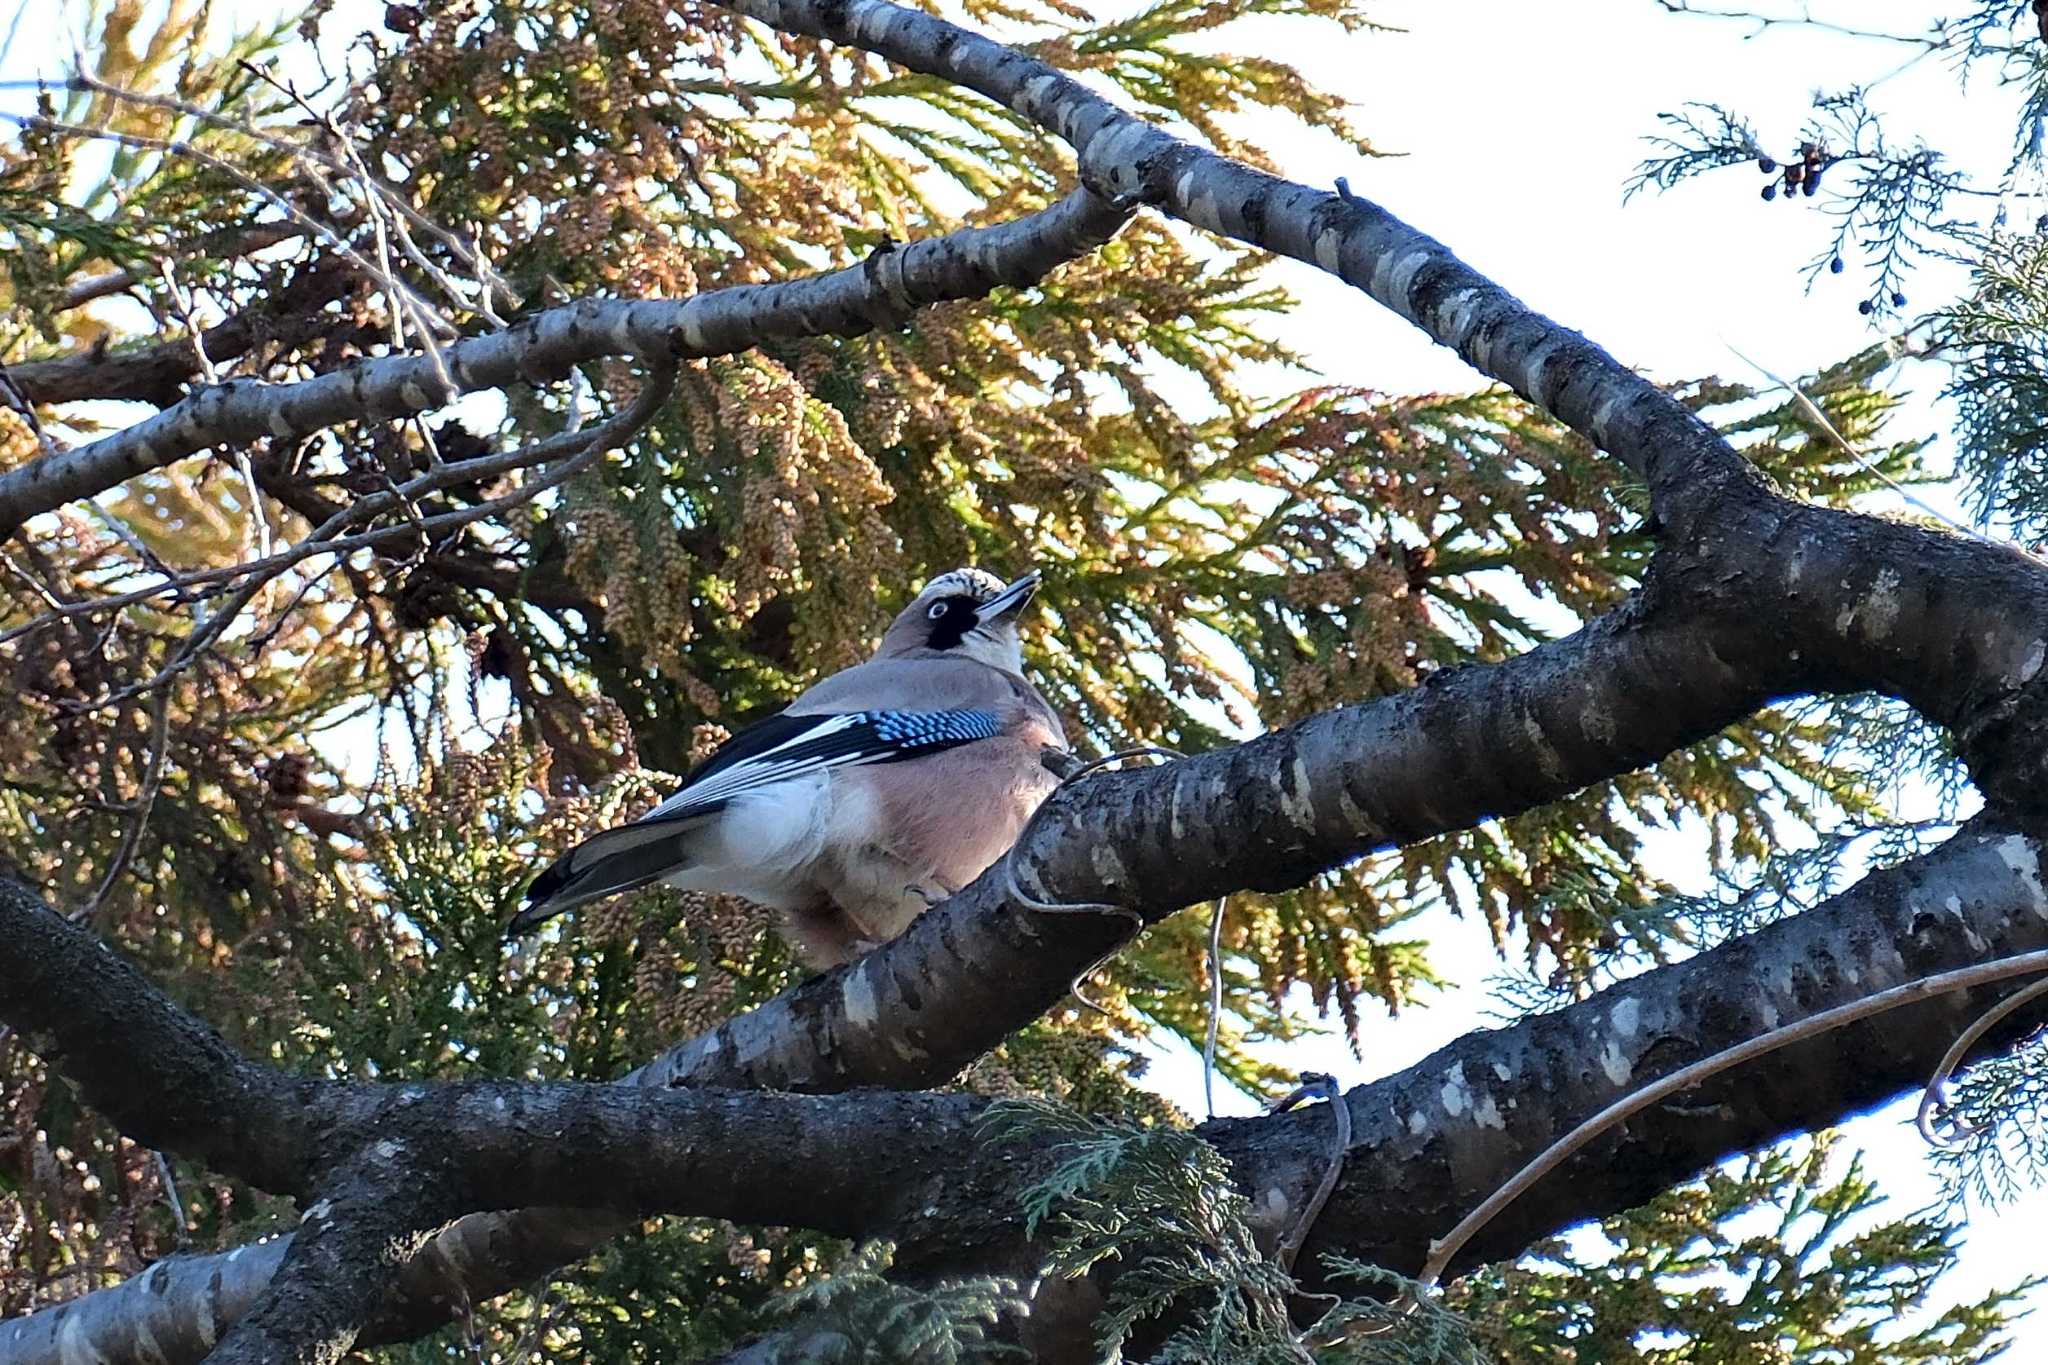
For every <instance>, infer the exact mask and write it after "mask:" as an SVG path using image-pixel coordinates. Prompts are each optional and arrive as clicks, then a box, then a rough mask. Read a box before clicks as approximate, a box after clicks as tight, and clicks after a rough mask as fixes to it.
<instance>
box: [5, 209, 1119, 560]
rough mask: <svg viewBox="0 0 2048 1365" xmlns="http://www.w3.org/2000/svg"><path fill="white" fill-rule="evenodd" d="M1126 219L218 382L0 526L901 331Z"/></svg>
mask: <svg viewBox="0 0 2048 1365" xmlns="http://www.w3.org/2000/svg"><path fill="white" fill-rule="evenodd" d="M1129 213H1130V208H1129V205H1128V204H1127V203H1124V204H1112V203H1111V202H1109V201H1108V200H1106V199H1104V198H1102V197H1101V196H1100V195H1097V194H1095V193H1094V192H1092V191H1090V190H1087V189H1078V190H1075V191H1074V192H1073V193H1071V194H1069V195H1068V196H1067V197H1066V198H1064V199H1062V200H1061V201H1060V202H1059V203H1057V204H1055V205H1053V206H1052V207H1050V208H1047V209H1044V210H1041V211H1040V212H1038V213H1034V214H1030V215H1028V216H1026V217H1023V218H1020V219H1018V220H1017V221H1015V222H1012V223H1004V224H1000V225H998V226H994V227H983V228H963V229H961V230H960V231H958V232H952V233H948V234H946V235H945V236H943V237H934V238H931V239H929V240H926V241H919V242H912V243H909V244H908V245H905V246H900V247H895V248H892V249H888V250H884V251H878V252H876V253H875V254H874V255H871V256H869V257H868V259H867V260H866V261H864V262H862V263H861V264H859V265H853V266H847V267H845V268H844V269H840V270H834V271H829V272H827V273H825V274H822V275H816V276H813V277H811V278H808V279H801V280H786V281H782V282H780V283H776V284H749V285H738V286H735V287H733V288H730V289H719V290H713V291H711V292H710V293H706V294H699V295H697V296H696V297H695V298H691V299H685V300H669V299H643V300H623V299H614V300H584V301H582V302H579V303H573V304H568V305H566V306H564V307H561V308H552V309H549V310H547V311H546V312H542V313H537V314H535V315H533V316H532V317H530V318H527V319H526V320H524V321H523V322H520V323H518V324H517V325H515V326H513V327H510V328H508V329H506V330H504V331H502V332H491V333H488V334H486V335H483V336H477V337H470V338H468V339H466V340H463V341H458V342H455V343H453V344H452V345H448V346H445V347H443V348H442V349H441V352H440V356H439V360H440V361H441V362H442V363H443V364H444V365H445V371H443V370H442V369H440V368H439V367H437V365H436V363H435V358H434V357H430V356H387V357H383V358H380V359H376V360H365V361H360V362H358V363H356V364H353V365H350V366H348V367H347V368H345V369H341V370H336V371H334V372H333V373H331V374H324V375H321V376H319V377H318V378H315V379H308V380H303V381H300V382H298V383H292V384H264V383H259V382H257V381H254V380H230V381H229V382H227V383H224V384H220V385H216V386H213V387H210V388H207V389H204V390H202V391H200V392H198V393H195V394H193V395H192V396H191V397H189V398H186V399H184V400H183V401H181V402H178V403H176V404H174V405H173V406H171V407H169V408H167V409H165V410H164V411H162V412H160V413H158V414H157V415H156V416H154V417H151V418H148V419H147V420H145V421H142V422H138V423H136V424H135V425H134V426H131V427H127V428H124V429H123V430H121V431H119V432H117V433H115V434H114V435H111V436H107V437H105V438H103V439H101V440H98V441H94V442H93V443H92V444H90V445H86V446H81V447H79V448H78V449H76V450H71V451H65V452H62V453H60V454H58V455H55V456H48V455H45V456H42V457H40V458H38V459H35V460H31V461H29V462H28V463H27V464H25V465H23V466H21V467H20V468H18V469H14V470H10V471H8V472H7V473H5V474H0V532H4V534H5V535H11V534H13V533H14V531H15V530H16V529H18V528H19V527H20V526H21V524H22V523H23V522H25V521H27V520H28V519H29V518H30V517H33V516H36V515H38V514H40V513H43V512H48V511H52V510H54V509H56V508H58V507H62V506H63V505H64V504H65V503H67V502H70V501H72V500H73V499H76V498H83V497H90V496H91V495H93V494H95V493H98V492H101V491H103V490H105V489H108V488H112V487H114V486H116V485H117V484H120V483H122V482H124V481H125V480H128V479H131V478H134V477H135V476H136V475H138V474H143V473H146V472H148V471H149V470H152V469H160V468H162V467H163V466H165V465H167V464H171V463H172V462H174V461H176V460H180V459H183V458H184V457H185V456H187V455H193V454H197V453H198V452H199V451H202V450H205V449H207V448H208V447H209V446H216V445H225V444H233V443H236V442H248V441H255V440H260V439H263V438H266V437H275V438H279V439H286V440H289V439H294V438H297V437H301V436H307V435H310V434H311V433H313V432H315V431H319V430H321V429H322V428H325V427H330V426H337V425H340V424H342V423H345V422H355V421H363V420H367V419H371V418H390V417H410V416H413V415H415V414H417V413H421V412H426V411H428V410H430V409H433V408H437V407H441V406H444V405H446V404H447V403H449V402H452V401H453V400H454V399H455V398H456V397H457V396H458V395H459V394H462V393H469V392H474V391H475V390H478V389H488V388H501V387H504V386H506V385H509V384H514V383H519V382H531V381H536V380H544V379H558V378H560V377H562V376H564V375H566V374H567V373H568V372H569V371H570V369H571V368H573V367H574V366H576V365H578V364H581V363H583V362H584V361H588V360H594V359H596V358H598V357H601V356H610V355H622V354H626V353H629V352H630V353H634V354H639V355H657V354H664V353H666V354H670V355H673V356H675V357H677V358H678V359H689V358H697V357H703V356H712V355H725V354H730V353H732V352H735V351H744V350H749V349H751V348H753V347H755V346H759V345H761V344H763V343H764V342H768V341H774V340H779V339H783V338H789V337H804V336H821V335H827V334H832V335H839V336H855V335H859V334H861V333H863V332H868V331H872V330H874V329H875V328H877V327H900V326H901V325H903V323H904V321H905V320H906V319H907V318H908V317H909V316H910V314H911V313H912V312H914V311H915V310H916V309H918V308H920V307H923V306H925V305H927V304H933V303H939V302H943V301H946V300H949V299H963V298H978V297H980V296H981V295H983V294H986V293H988V292H989V291H990V290H991V289H994V288H995V287H996V286H997V285H1004V284H1009V285H1025V284H1032V283H1035V282H1037V281H1038V280H1039V279H1040V278H1041V277H1043V276H1044V275H1045V273H1046V272H1047V271H1049V270H1051V269H1053V268H1054V267H1055V266H1057V265H1060V264H1062V263H1064V262H1066V261H1069V260H1072V259H1074V258H1075V257H1076V256H1079V255H1082V254H1084V253H1085V252H1088V251H1091V250H1093V249H1094V248H1095V247H1097V246H1100V245H1101V244H1102V243H1103V242H1106V241H1108V240H1109V238H1110V237H1112V236H1114V235H1115V233H1116V231H1117V229H1118V228H1120V227H1121V226H1122V225H1123V223H1124V220H1125V219H1126V218H1127V217H1128V216H1129ZM17 373H18V371H17ZM443 373H445V374H446V375H447V377H448V379H449V380H450V381H452V383H453V386H454V387H453V388H452V389H451V388H449V387H448V385H447V383H444V381H443V379H442V378H441V375H442V374H443ZM0 538H4V535H0Z"/></svg>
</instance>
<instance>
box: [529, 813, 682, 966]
mask: <svg viewBox="0 0 2048 1365" xmlns="http://www.w3.org/2000/svg"><path fill="white" fill-rule="evenodd" d="M696 827H697V821H695V820H657V821H648V822H646V823H643V824H635V825H622V826H620V827H619V828H618V829H608V830H606V831H604V833H602V834H596V835H593V836H591V837H590V838H588V839H585V840H584V841H583V842H582V843H580V844H578V845H576V847H574V848H572V849H570V850H569V851H568V852H567V853H564V854H563V855H562V856H561V857H559V858H557V859H556V860H555V861H554V864H553V866H551V867H549V868H548V870H547V871H545V872H543V873H541V874H540V875H539V876H538V877H535V878H534V879H533V885H531V886H529V887H527V888H526V904H525V906H523V907H522V908H521V909H520V911H519V913H518V914H516V915H514V916H513V917H512V922H511V923H510V924H507V925H506V926H505V937H507V938H514V937H516V936H518V935H520V934H524V933H527V932H529V931H530V930H533V929H537V928H539V927H540V926H541V925H543V924H545V923H547V922H548V921H549V920H551V919H553V918H554V917H555V916H556V915H559V914H561V913H562V912H563V911H564V910H573V909H575V908H576V907H577V906H579V905H584V904H587V903H589V902H591V901H594V900H602V899H603V898H605V897H606V896H616V895H619V894H620V893H622V892H626V891H637V890H639V889H640V888H641V887H643V886H646V885H648V884H650V883H652V882H658V881H660V880H661V879H662V878H663V877H666V876H668V875H669V874H670V873H672V872H677V871H680V870H681V869H682V868H684V867H687V866H689V864H690V861H691V859H690V850H689V845H690V836H691V835H692V834H693V833H694V832H695V830H696Z"/></svg>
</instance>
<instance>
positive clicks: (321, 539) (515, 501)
mask: <svg viewBox="0 0 2048 1365" xmlns="http://www.w3.org/2000/svg"><path fill="white" fill-rule="evenodd" d="M648 364H649V374H648V377H647V379H646V381H645V383H644V384H643V386H642V388H641V391H640V394H639V396H638V397H636V398H635V399H634V400H633V402H632V403H631V405H629V406H628V407H626V408H625V409H624V410H623V411H621V412H619V413H617V414H615V415H614V416H612V417H610V418H607V419H606V420H605V421H603V422H600V423H599V424H598V425H597V426H595V427H592V428H590V429H589V430H588V431H577V432H566V433H563V434H562V435H559V436H552V437H549V438H548V439H547V440H544V441H537V442H535V443H534V444H533V445H531V446H527V447H525V448H524V449H522V450H519V451H514V452H512V454H511V455H510V456H486V457H482V458H479V459H476V460H465V461H463V462H462V463H461V464H456V465H447V464H444V465H442V466H441V467H440V468H439V469H435V470H429V471H427V472H426V473H425V474H422V475H421V476H420V477H419V478H417V479H414V480H412V481H411V482H410V483H408V484H406V485H404V486H403V487H402V488H399V489H395V490H393V491H392V492H390V493H386V494H373V495H372V496H371V497H368V498H364V499H362V500H361V501H359V502H355V503H352V504H350V505H349V506H348V507H346V508H343V509H342V510H341V511H339V512H337V513H335V514H334V516H332V517H330V518H329V519H328V520H327V522H326V523H325V524H324V525H323V526H322V527H321V528H320V529H319V530H318V531H316V532H314V533H313V534H312V535H310V536H308V537H306V539H305V540H302V541H300V542H299V543H298V544H297V545H295V546H293V547H292V548H291V549H290V550H288V551H285V552H284V553H281V554H277V555H273V556H271V558H270V560H269V561H267V562H265V564H264V565H261V566H259V565H255V564H245V565H237V566H236V567H237V568H238V569H240V570H242V571H244V572H251V571H256V570H258V569H259V568H260V569H261V572H260V574H259V576H257V577H255V578H253V579H252V580H251V581H249V582H246V583H244V584H243V585H242V587H241V588H240V589H238V590H237V591H236V592H235V593H234V595H233V596H231V597H230V598H229V599H228V601H227V602H226V604H225V605H223V606H222V607H221V609H220V610H218V611H217V612H215V613H214V615H213V617H212V619H211V620H209V621H208V622H207V623H206V625H205V626H204V627H202V628H201V629H199V630H196V631H194V632H193V633H192V634H191V635H190V636H189V637H187V638H186V640H185V642H184V643H183V644H182V645H181V646H180V647H179V649H178V652H177V653H176V654H175V655H173V656H172V658H171V660H170V662H169V663H167V664H165V665H164V667H163V668H162V669H160V670H158V672H157V673H156V674H155V676H153V677H151V678H149V679H148V680H147V681H144V682H140V683H136V684H133V685H132V686H129V687H126V688H123V689H121V690H120V691H118V692H115V693H112V694H111V695H109V696H107V697H105V698H103V699H101V700H100V701H98V702H95V703H90V705H91V706H92V707H95V708H97V707H105V706H111V705H113V704H115V703H117V702H120V701H124V700H126V699H127V698H129V697H133V696H139V695H142V694H143V693H146V692H149V691H152V690H154V689H157V688H161V687H162V686H163V685H164V684H165V683H167V682H169V681H170V680H171V679H173V678H175V677H177V676H178V674H179V673H181V672H183V671H184V670H185V669H186V668H189V667H190V666H191V665H192V663H193V662H194V661H195V660H196V659H197V658H198V657H199V656H200V655H201V654H202V653H204V652H205V651H206V650H207V649H209V648H210V647H211V646H212V645H213V643H214V642H215V641H216V640H218V639H219V638H220V637H221V635H222V634H223V633H224V632H225V631H226V630H227V628H228V626H229V625H230V624H231V623H232V622H233V621H234V619H235V618H236V617H237V616H238V615H240V614H241V612H242V610H243V608H245V607H247V606H248V605H249V603H250V602H251V601H252V600H254V598H255V596H256V594H257V593H258V592H260V591H261V590H262V588H263V585H264V584H266V583H268V582H269V581H270V580H271V579H273V578H275V577H276V576H277V575H278V574H279V573H282V572H283V571H284V570H285V569H286V568H289V567H290V566H291V565H293V564H296V563H298V562H299V561H300V560H302V559H306V558H309V557H311V556H313V555H318V554H335V555H341V554H346V553H349V552H351V551H354V550H358V549H362V548H364V547H366V546H369V545H374V544H380V543H382V542H384V541H387V540H391V539H395V538H397V537H400V536H406V535H418V536H421V537H423V538H429V537H430V535H431V533H432V532H435V531H439V530H443V529H450V530H452V529H455V528H459V527H462V526H466V525H468V524H469V523H470V522H473V521H478V520H481V519H482V518H484V517H488V516H494V515H496V514H497V513H499V512H503V511H507V510H509V509H511V508H513V507H517V506H520V505H522V504H524V503H528V502H531V501H533V499H534V498H536V497H538V496H539V495H540V494H542V493H544V492H546V491H547V490H548V489H550V488H553V487H555V486H556V485H558V484H561V483H563V482H566V481H567V480H569V479H571V478H573V477H575V476H576V475H577V474H579V473H581V472H582V471H583V470H584V469H585V468H587V467H588V466H589V465H590V464H591V463H592V462H593V461H595V460H596V459H597V458H598V457H599V456H601V455H603V454H604V453H605V452H606V451H609V450H612V449H615V448H616V447H617V446H619V445H621V444H623V443H624V442H626V441H628V440H630V439H632V437H633V436H634V434H635V433H637V432H638V431H639V430H640V429H641V428H642V427H644V426H645V425H646V424H647V423H648V422H649V421H650V420H652V418H653V417H654V415H655V414H656V413H657V412H659V411H660V410H661V407H662V405H663V404H664V403H666V402H667V401H668V397H669V395H670V394H671V393H672V392H673V391H674V389H675V377H676V370H677V365H676V361H675V360H674V358H673V357H670V356H666V355H659V354H657V355H655V356H652V357H649V361H648ZM565 452H567V458H565V459H562V460H561V461H560V462H559V463H557V464H556V465H555V466H554V467H553V468H551V469H548V470H546V471H544V472H543V473H542V474H541V475H540V476H539V477H538V478H535V479H534V480H532V481H531V482H529V483H525V484H522V485H521V486H520V487H518V488H517V489H515V490H513V491H512V492H510V493H506V494H504V495H502V496H500V497H496V498H490V499H487V500H486V501H483V502H480V503H477V504H476V505H475V506H473V507H464V508H460V509H458V510H456V511H452V512H442V513H438V514H436V515H434V516H430V517H417V514H415V519H414V520H412V521H409V522H407V523H406V524H404V525H399V526H388V527H383V528H380V529H378V530H375V531H365V532H362V533H359V534H357V535H352V536H341V535H336V534H334V533H335V532H338V531H339V530H341V529H343V528H344V527H346V526H349V525H352V524H354V523H356V522H358V521H361V520H363V519H364V518H365V517H366V516H368V515H373V514H374V512H375V511H382V510H384V509H385V508H388V507H392V506H409V505H410V503H409V497H408V495H409V494H413V493H416V492H424V491H428V490H430V489H433V488H436V487H441V486H445V485H447V484H451V483H460V482H468V481H470V479H472V478H474V477H480V476H481V475H480V473H475V472H471V471H476V470H477V467H478V466H488V465H493V464H502V463H506V462H508V461H509V462H510V463H511V465H512V466H513V467H517V466H524V465H532V464H536V463H539V462H540V461H542V460H544V459H549V458H553V457H554V456H556V455H560V454H563V453H565ZM464 475H467V477H464ZM373 503H374V504H376V506H375V508H374V509H373V510H372V511H370V512H366V511H365V509H366V508H370V507H371V505H372V504H373ZM10 633H11V632H10Z"/></svg>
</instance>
